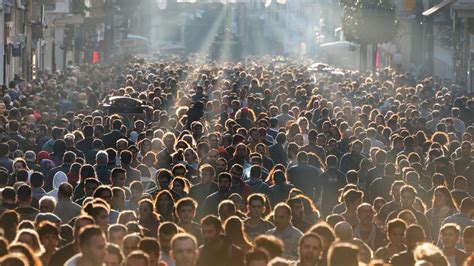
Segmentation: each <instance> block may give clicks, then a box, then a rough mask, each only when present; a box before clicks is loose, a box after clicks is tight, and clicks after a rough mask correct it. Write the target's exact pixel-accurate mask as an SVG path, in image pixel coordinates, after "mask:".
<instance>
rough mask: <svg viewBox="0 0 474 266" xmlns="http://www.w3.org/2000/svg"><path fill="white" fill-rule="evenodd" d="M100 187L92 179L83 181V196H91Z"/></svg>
mask: <svg viewBox="0 0 474 266" xmlns="http://www.w3.org/2000/svg"><path fill="white" fill-rule="evenodd" d="M99 186H100V182H99V180H97V179H96V178H93V177H89V178H86V180H84V194H85V196H87V197H90V196H92V194H93V193H94V191H95V190H96V189H97V188H98V187H99Z"/></svg>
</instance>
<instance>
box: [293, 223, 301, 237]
mask: <svg viewBox="0 0 474 266" xmlns="http://www.w3.org/2000/svg"><path fill="white" fill-rule="evenodd" d="M291 231H292V235H293V236H295V237H301V236H302V235H303V232H301V230H300V229H298V228H296V227H295V226H294V225H292V226H291Z"/></svg>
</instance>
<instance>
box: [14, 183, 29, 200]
mask: <svg viewBox="0 0 474 266" xmlns="http://www.w3.org/2000/svg"><path fill="white" fill-rule="evenodd" d="M16 193H17V194H16V196H17V199H18V202H19V203H20V204H22V203H23V204H28V205H29V204H30V203H31V187H30V186H29V185H21V186H20V187H19V188H18V190H17V192H16Z"/></svg>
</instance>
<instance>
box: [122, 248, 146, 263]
mask: <svg viewBox="0 0 474 266" xmlns="http://www.w3.org/2000/svg"><path fill="white" fill-rule="evenodd" d="M149 263H150V256H148V255H147V254H146V253H145V252H143V251H141V250H134V251H132V252H131V253H130V254H128V256H127V258H126V259H125V266H148V265H151V264H149Z"/></svg>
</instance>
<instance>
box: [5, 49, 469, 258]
mask: <svg viewBox="0 0 474 266" xmlns="http://www.w3.org/2000/svg"><path fill="white" fill-rule="evenodd" d="M1 93H2V99H3V100H2V101H1V102H0V138H1V143H0V190H1V201H0V203H1V204H0V228H1V235H2V237H0V265H11V266H16V265H32V266H36V265H45V266H47V265H51V266H56V265H68V266H69V265H81V266H82V265H91V266H96V265H104V264H105V265H108V266H116V265H151V266H155V265H169V266H174V265H176V266H192V265H198V266H213V265H236V266H239V265H247V266H260V265H262V266H263V265H298V266H310V265H311V266H314V265H328V266H339V265H341V266H346V265H349V266H351V265H359V264H368V265H386V264H392V265H401V266H407V265H435V266H438V265H440V266H444V265H446V266H447V265H450V266H461V265H474V255H473V252H474V220H473V219H472V218H473V217H474V199H473V197H472V195H473V193H474V182H473V180H474V179H473V178H474V163H473V160H472V155H473V146H472V142H473V138H474V125H473V121H474V99H473V97H472V95H470V94H469V93H467V92H466V91H465V90H464V89H463V88H462V87H460V86H456V85H449V84H447V85H446V84H440V83H439V82H438V81H437V80H436V79H434V78H425V79H416V78H415V77H414V76H412V75H410V73H398V72H396V71H393V70H391V69H389V68H387V69H380V71H379V72H377V73H370V72H368V73H361V72H356V71H349V70H344V69H342V70H340V71H338V72H331V70H328V69H317V70H315V69H311V68H309V66H308V65H306V64H303V63H298V62H294V61H285V62H278V61H274V60H273V61H272V60H269V59H268V58H254V59H248V60H247V61H246V62H245V63H238V64H230V63H219V64H218V63H209V64H197V63H194V62H192V61H189V60H188V58H186V57H170V58H168V59H164V60H163V61H162V62H146V61H144V60H141V59H133V60H130V61H129V62H125V63H121V64H115V65H108V66H98V65H94V66H91V65H88V66H83V67H71V68H70V69H68V70H67V71H66V72H63V73H61V72H56V73H46V72H45V73H40V74H39V75H38V78H36V79H34V80H32V81H27V80H23V79H21V78H20V77H16V78H15V80H14V81H12V82H10V83H9V84H8V86H4V87H3V88H2V91H1ZM136 103H140V104H139V105H136ZM137 110H139V111H137Z"/></svg>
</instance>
